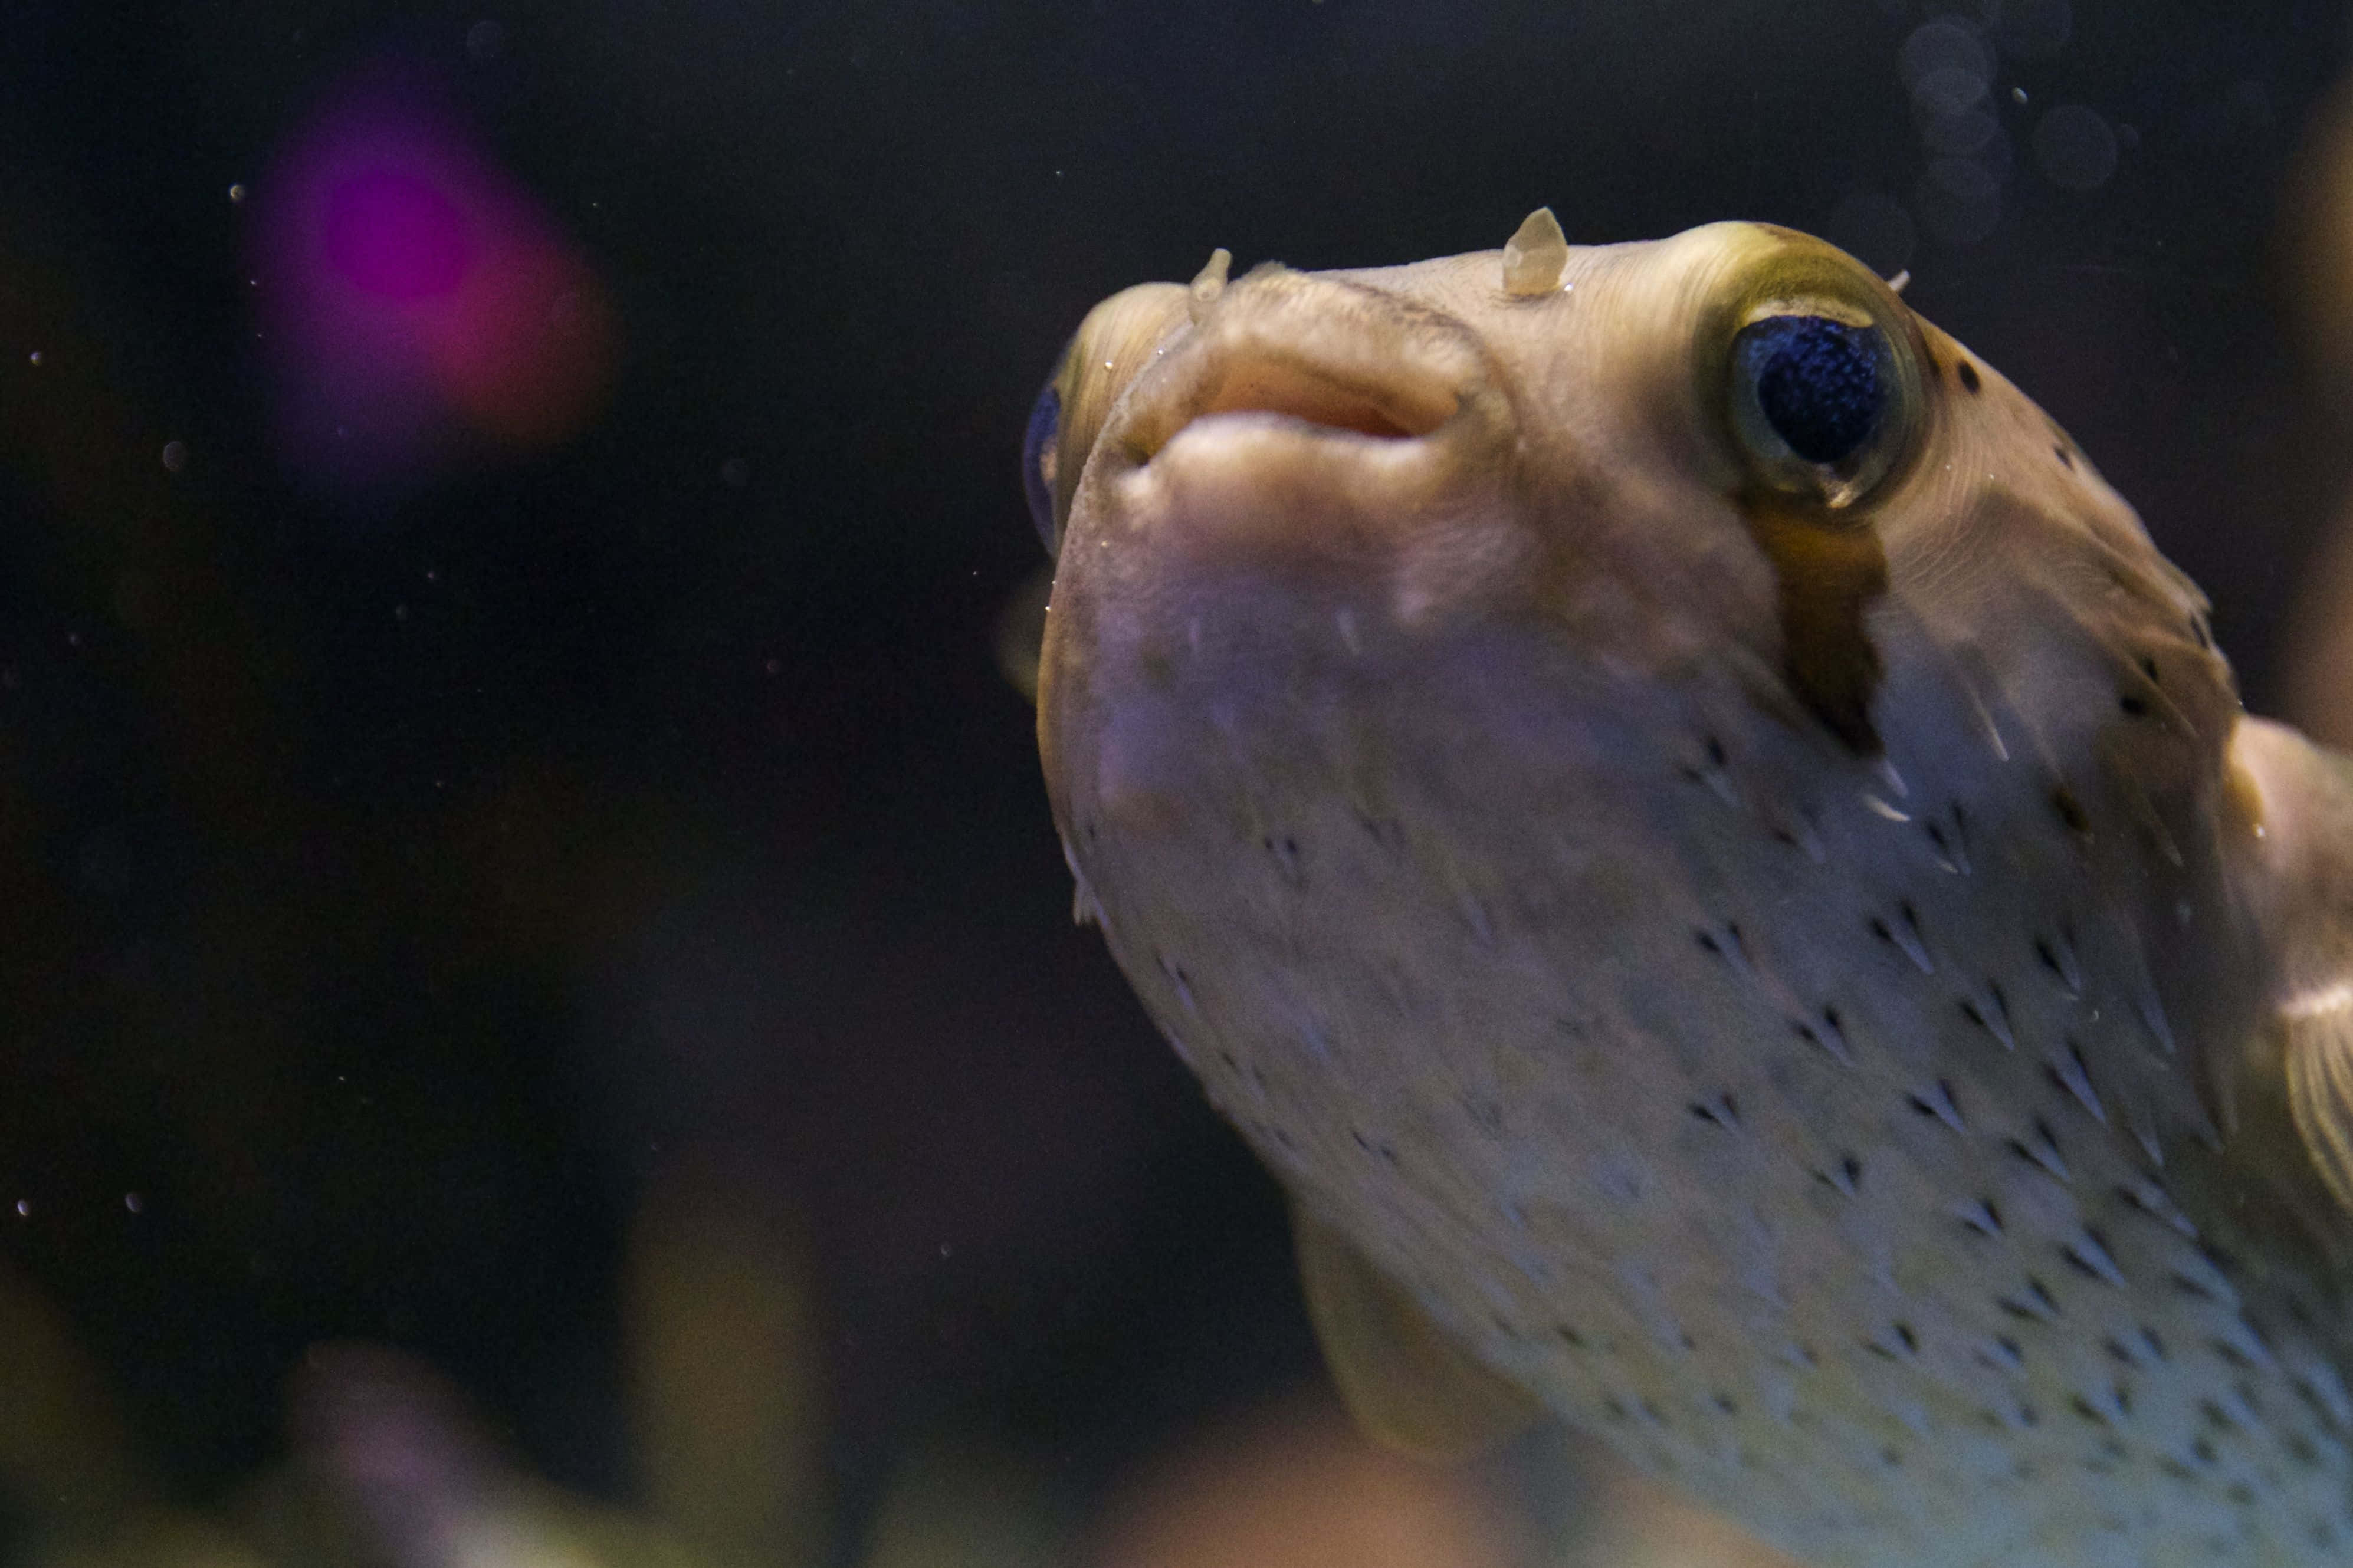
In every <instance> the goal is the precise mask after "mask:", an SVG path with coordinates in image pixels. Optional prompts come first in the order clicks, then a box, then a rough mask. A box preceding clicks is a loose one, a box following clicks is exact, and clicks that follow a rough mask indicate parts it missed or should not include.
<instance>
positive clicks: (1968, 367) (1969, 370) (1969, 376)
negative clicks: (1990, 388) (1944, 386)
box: [1953, 359, 1985, 393]
mask: <svg viewBox="0 0 2353 1568" xmlns="http://www.w3.org/2000/svg"><path fill="white" fill-rule="evenodd" d="M1953 374H1955V375H1957V376H1958V377H1960V381H1961V384H1962V385H1963V386H1964V387H1966V388H1968V390H1969V391H1970V392H1972V393H1974V392H1979V391H1982V390H1983V389H1984V386H1985V383H1984V382H1983V380H1981V379H1980V378H1979V377H1978V367H1977V366H1975V365H1973V364H1971V363H1969V362H1968V361H1967V360H1965V359H1963V360H1955V361H1954V362H1953Z"/></svg>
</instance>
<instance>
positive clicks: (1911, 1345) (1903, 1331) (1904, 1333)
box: [1895, 1323, 1920, 1355]
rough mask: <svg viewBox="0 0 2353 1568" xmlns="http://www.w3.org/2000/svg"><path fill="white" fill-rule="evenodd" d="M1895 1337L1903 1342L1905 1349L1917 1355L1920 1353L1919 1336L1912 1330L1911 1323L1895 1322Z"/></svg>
mask: <svg viewBox="0 0 2353 1568" xmlns="http://www.w3.org/2000/svg"><path fill="white" fill-rule="evenodd" d="M1895 1337H1896V1338H1897V1339H1899V1340H1902V1341H1903V1342H1904V1348H1905V1350H1907V1351H1909V1352H1912V1353H1913V1354H1914V1355H1918V1354H1919V1353H1920V1336H1919V1335H1918V1334H1915V1333H1914V1332H1913V1331H1912V1325H1911V1324H1909V1323H1898V1324H1896V1325H1895Z"/></svg>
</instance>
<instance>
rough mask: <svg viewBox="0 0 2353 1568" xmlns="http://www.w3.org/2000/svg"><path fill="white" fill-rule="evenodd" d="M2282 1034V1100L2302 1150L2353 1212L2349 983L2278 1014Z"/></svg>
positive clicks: (2352, 1000)
mask: <svg viewBox="0 0 2353 1568" xmlns="http://www.w3.org/2000/svg"><path fill="white" fill-rule="evenodd" d="M2280 1021H2281V1023H2282V1025H2283V1026H2284V1027H2285V1030H2286V1033H2287V1051H2286V1056H2287V1104H2288V1110H2289V1111H2290V1112H2291V1113H2293V1114H2294V1116H2295V1130H2296V1131H2297V1132H2299V1133H2301V1134H2302V1135H2303V1137H2304V1148H2305V1152H2306V1153H2307V1154H2309V1155H2311V1156H2312V1163H2313V1168H2314V1169H2316V1170H2317V1171H2318V1172H2319V1173H2320V1179H2321V1180H2322V1181H2324V1182H2327V1184H2328V1190H2329V1191H2330V1192H2331V1193H2332V1194H2336V1198H2337V1202H2338V1203H2340V1204H2342V1205H2345V1207H2346V1208H2347V1209H2348V1210H2353V985H2335V986H2331V987H2329V988H2328V989H2327V991H2326V992H2324V993H2322V994H2319V995H2317V996H2315V997H2312V998H2310V999H2309V1000H2307V1001H2306V1002H2305V1003H2303V1004H2302V1005H2297V1004H2290V1005H2288V1006H2286V1007H2284V1008H2283V1009H2282V1010H2281V1013H2280Z"/></svg>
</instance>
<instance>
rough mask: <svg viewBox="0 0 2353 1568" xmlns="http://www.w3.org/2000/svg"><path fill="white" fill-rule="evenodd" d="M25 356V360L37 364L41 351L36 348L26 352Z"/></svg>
mask: <svg viewBox="0 0 2353 1568" xmlns="http://www.w3.org/2000/svg"><path fill="white" fill-rule="evenodd" d="M25 358H26V360H28V361H30V362H31V363H34V364H36V365H37V364H39V363H41V351H40V350H38V349H35V350H34V351H33V352H32V353H28V354H26V356H25Z"/></svg>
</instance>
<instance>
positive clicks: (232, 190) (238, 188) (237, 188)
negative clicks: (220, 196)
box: [228, 180, 245, 202]
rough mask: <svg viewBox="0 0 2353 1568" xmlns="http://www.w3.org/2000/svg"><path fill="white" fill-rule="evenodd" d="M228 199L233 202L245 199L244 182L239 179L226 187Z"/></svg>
mask: <svg viewBox="0 0 2353 1568" xmlns="http://www.w3.org/2000/svg"><path fill="white" fill-rule="evenodd" d="M228 199H229V200H230V201H233V202H241V201H243V200H245V182H243V181H242V180H240V181H238V182H237V184H234V185H231V186H230V187H229V188H228Z"/></svg>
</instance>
